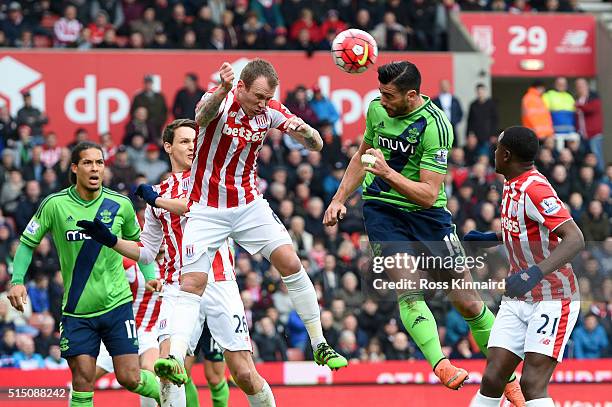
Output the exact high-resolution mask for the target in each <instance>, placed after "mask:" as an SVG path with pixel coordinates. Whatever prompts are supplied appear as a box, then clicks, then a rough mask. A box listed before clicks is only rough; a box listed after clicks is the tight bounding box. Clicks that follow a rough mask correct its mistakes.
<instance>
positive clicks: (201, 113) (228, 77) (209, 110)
mask: <svg viewBox="0 0 612 407" xmlns="http://www.w3.org/2000/svg"><path fill="white" fill-rule="evenodd" d="M219 76H220V78H221V84H220V86H219V87H218V88H217V90H215V91H214V92H213V93H208V94H207V95H206V96H205V97H204V99H203V100H202V101H201V102H200V103H198V105H197V106H196V116H195V121H196V123H198V126H200V127H206V126H208V124H209V123H210V122H211V121H212V119H214V118H215V116H217V114H218V113H219V107H220V106H221V103H223V100H224V99H225V97H226V96H227V94H228V93H229V91H230V90H232V85H233V83H234V70H233V69H232V66H231V65H230V64H229V63H227V62H224V63H223V65H221V68H220V69H219Z"/></svg>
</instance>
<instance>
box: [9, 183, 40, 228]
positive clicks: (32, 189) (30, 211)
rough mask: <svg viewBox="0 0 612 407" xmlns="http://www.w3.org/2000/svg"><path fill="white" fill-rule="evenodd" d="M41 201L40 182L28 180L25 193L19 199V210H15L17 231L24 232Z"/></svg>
mask: <svg viewBox="0 0 612 407" xmlns="http://www.w3.org/2000/svg"><path fill="white" fill-rule="evenodd" d="M41 201H42V199H41V197H40V184H39V183H38V181H36V180H31V181H27V182H26V184H25V194H24V195H23V196H21V198H20V199H19V203H18V206H17V210H16V211H15V224H16V226H17V233H19V234H21V232H23V230H24V229H25V227H26V225H27V224H28V222H29V221H30V219H31V218H32V216H33V215H34V213H36V210H37V209H38V206H39V205H40V202H41Z"/></svg>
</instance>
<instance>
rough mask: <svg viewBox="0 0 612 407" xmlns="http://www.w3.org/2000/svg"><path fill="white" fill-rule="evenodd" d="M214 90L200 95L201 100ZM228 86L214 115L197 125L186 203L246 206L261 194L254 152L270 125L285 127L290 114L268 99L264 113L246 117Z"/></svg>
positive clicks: (260, 144)
mask: <svg viewBox="0 0 612 407" xmlns="http://www.w3.org/2000/svg"><path fill="white" fill-rule="evenodd" d="M214 91H215V89H211V90H210V91H208V92H207V93H206V94H204V96H202V100H200V103H202V102H203V101H204V100H205V99H206V98H207V97H210V96H211V95H212V93H213V92H214ZM235 95H236V88H234V89H232V90H231V91H230V92H229V93H228V95H227V96H226V97H225V100H224V101H223V103H222V104H221V106H220V107H219V112H218V113H217V116H216V117H215V118H214V119H213V120H212V121H211V122H210V123H209V124H208V126H206V127H203V128H200V131H199V133H198V136H197V138H196V153H195V159H194V160H193V164H192V166H191V170H192V171H191V174H192V185H193V188H192V190H191V192H190V195H189V201H190V204H191V203H193V202H198V203H200V204H202V205H206V206H210V207H215V208H234V207H237V206H242V205H246V204H248V203H250V202H252V201H253V200H254V199H255V198H257V197H259V196H260V195H261V193H260V191H259V189H258V181H257V155H258V154H259V150H260V149H261V146H262V145H263V141H264V139H265V137H266V133H267V132H268V130H269V129H271V128H276V129H279V130H281V131H285V130H286V126H285V122H286V120H287V119H288V118H290V117H293V116H294V115H293V114H292V113H291V112H290V111H289V110H288V109H287V108H286V107H285V106H283V105H282V104H281V103H279V102H277V101H275V100H272V101H270V102H269V103H268V106H267V108H266V111H265V113H263V114H260V115H257V116H255V117H253V118H251V119H249V118H248V116H246V114H245V113H244V111H243V110H242V108H241V107H240V104H239V103H238V100H237V99H236V96H235Z"/></svg>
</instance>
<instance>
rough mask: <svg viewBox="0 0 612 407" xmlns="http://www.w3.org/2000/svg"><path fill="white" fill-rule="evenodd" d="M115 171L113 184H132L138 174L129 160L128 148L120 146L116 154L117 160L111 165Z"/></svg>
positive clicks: (113, 171)
mask: <svg viewBox="0 0 612 407" xmlns="http://www.w3.org/2000/svg"><path fill="white" fill-rule="evenodd" d="M111 171H112V173H113V185H114V186H117V185H119V184H123V185H132V184H133V182H134V178H135V175H136V170H135V169H134V167H132V165H131V164H130V162H129V159H128V153H127V148H126V147H125V146H123V145H122V146H119V148H118V149H117V154H116V155H115V162H114V163H113V165H112V166H111Z"/></svg>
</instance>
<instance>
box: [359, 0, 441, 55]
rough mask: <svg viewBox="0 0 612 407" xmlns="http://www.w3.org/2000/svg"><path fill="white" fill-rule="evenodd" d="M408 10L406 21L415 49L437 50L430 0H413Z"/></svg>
mask: <svg viewBox="0 0 612 407" xmlns="http://www.w3.org/2000/svg"><path fill="white" fill-rule="evenodd" d="M408 10H409V11H408V21H409V24H410V27H411V28H412V30H413V35H414V39H415V45H416V49H417V50H420V51H427V50H438V49H439V44H438V41H437V39H436V38H435V35H434V31H433V30H434V27H435V18H436V8H435V6H434V4H433V3H432V2H431V1H430V0H414V1H413V3H412V5H411V7H410V8H409V9H408ZM370 14H372V10H370Z"/></svg>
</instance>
